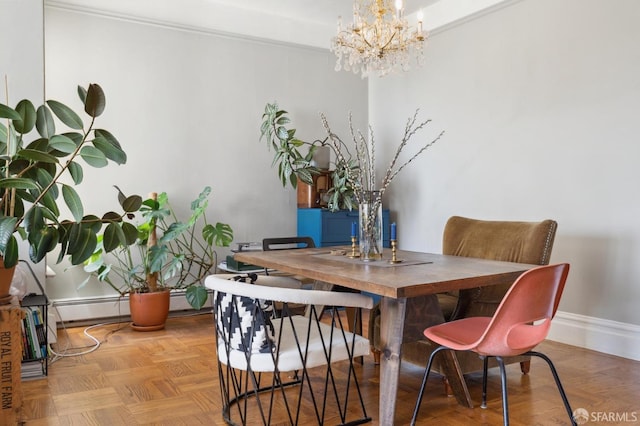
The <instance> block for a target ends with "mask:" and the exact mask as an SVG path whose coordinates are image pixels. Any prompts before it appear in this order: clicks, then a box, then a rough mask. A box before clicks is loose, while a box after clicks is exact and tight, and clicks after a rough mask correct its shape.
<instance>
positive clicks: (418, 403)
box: [411, 346, 449, 426]
mask: <svg viewBox="0 0 640 426" xmlns="http://www.w3.org/2000/svg"><path fill="white" fill-rule="evenodd" d="M445 349H449V348H447V347H446V346H440V347H439V348H437V349H436V350H435V351H433V352H432V353H431V356H429V362H428V363H427V369H426V370H425V371H424V376H423V378H422V386H420V392H419V393H418V400H417V401H416V408H415V409H414V410H413V417H412V418H411V426H414V425H415V424H416V418H417V417H418V411H419V410H420V404H421V403H422V397H423V396H424V388H425V386H426V385H427V378H429V372H430V371H431V365H432V364H433V358H434V357H435V355H436V354H437V353H438V352H440V351H442V350H445Z"/></svg>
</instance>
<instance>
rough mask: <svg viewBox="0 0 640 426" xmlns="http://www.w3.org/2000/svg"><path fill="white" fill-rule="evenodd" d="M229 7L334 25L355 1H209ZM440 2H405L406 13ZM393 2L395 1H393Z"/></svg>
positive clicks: (436, 0)
mask: <svg viewBox="0 0 640 426" xmlns="http://www.w3.org/2000/svg"><path fill="white" fill-rule="evenodd" d="M207 1H209V2H211V3H218V4H224V5H226V6H229V7H237V8H241V9H248V10H256V11H260V12H261V13H268V14H273V15H278V16H283V17H287V18H293V19H298V20H300V21H310V22H321V23H324V24H331V25H334V24H335V23H336V20H337V18H338V16H343V17H345V18H346V17H349V16H351V13H352V10H353V0H207ZM438 1H439V0H404V6H405V13H406V14H413V13H415V12H417V11H418V9H421V8H426V7H428V6H430V5H432V4H434V3H437V2H438ZM392 2H393V0H392Z"/></svg>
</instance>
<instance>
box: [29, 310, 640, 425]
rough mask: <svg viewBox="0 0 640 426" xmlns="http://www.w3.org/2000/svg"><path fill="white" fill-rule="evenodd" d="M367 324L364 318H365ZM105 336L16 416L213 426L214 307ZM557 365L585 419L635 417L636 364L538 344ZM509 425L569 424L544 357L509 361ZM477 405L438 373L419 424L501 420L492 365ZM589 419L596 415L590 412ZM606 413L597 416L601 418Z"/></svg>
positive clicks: (41, 386)
mask: <svg viewBox="0 0 640 426" xmlns="http://www.w3.org/2000/svg"><path fill="white" fill-rule="evenodd" d="M365 324H366V321H365ZM84 329H85V327H81V328H74V329H70V330H68V333H67V334H66V335H65V333H63V332H62V331H59V342H58V344H57V345H56V346H55V347H56V348H58V350H59V351H61V350H62V348H64V346H66V344H67V342H69V344H70V345H71V346H72V347H80V346H85V345H88V344H91V341H90V340H89V339H88V338H87V337H86V336H85V335H84V334H83V330H84ZM90 333H91V334H92V335H94V336H95V337H96V338H98V339H99V340H101V341H103V343H102V345H101V346H100V348H99V349H97V350H96V351H94V352H91V353H89V354H86V355H81V356H76V357H65V358H62V359H60V360H58V361H56V362H54V363H53V364H51V365H50V369H49V377H48V378H46V379H42V380H33V381H26V382H23V385H22V388H23V410H22V421H23V422H24V424H27V425H33V426H38V425H189V426H191V425H218V424H220V425H221V424H224V422H223V420H222V417H221V415H220V397H219V385H218V381H217V366H216V361H215V349H214V327H213V321H212V316H211V314H203V315H198V316H189V317H173V318H170V319H169V320H168V323H167V327H166V329H165V330H162V331H156V332H149V333H141V332H136V331H132V330H131V329H130V328H129V327H128V326H127V325H126V324H121V325H105V326H101V327H97V328H94V329H92V330H91V331H90ZM538 349H539V350H540V351H541V352H544V353H546V354H547V355H548V356H550V357H551V359H552V360H553V361H554V363H555V364H556V367H557V369H558V371H559V374H560V377H561V379H562V381H563V384H564V386H565V389H566V391H567V394H568V396H569V400H570V402H571V404H572V407H573V409H577V408H584V409H586V410H588V411H589V413H590V415H591V416H595V415H599V414H597V413H605V414H604V415H605V416H609V417H606V418H607V419H608V420H611V419H612V417H611V413H612V414H613V415H614V416H616V418H617V420H615V421H605V422H600V423H595V422H589V423H588V424H602V425H614V424H633V423H634V422H630V423H625V422H624V421H623V420H634V419H637V421H636V422H635V423H638V424H640V368H639V367H640V362H636V361H631V360H627V359H623V358H618V357H614V356H610V355H605V354H601V353H598V352H593V351H587V350H583V349H580V348H575V347H572V346H567V345H563V344H559V343H554V342H544V343H543V344H542V345H540V346H539V347H538ZM507 369H508V371H507V374H508V381H509V406H510V412H511V416H510V417H511V424H512V425H514V426H517V425H527V426H530V425H556V424H569V421H568V418H567V415H566V413H565V411H564V408H563V406H562V401H561V400H560V396H559V395H558V393H557V391H556V389H555V384H554V382H553V378H552V376H551V374H550V372H549V371H548V368H547V367H546V364H544V363H543V362H542V361H541V360H537V359H534V360H533V361H532V366H531V373H530V374H529V375H522V374H521V373H520V371H519V366H518V365H515V364H514V365H511V366H508V367H507ZM422 371H423V369H422V368H419V367H416V366H412V365H409V364H404V365H403V367H402V372H401V379H400V388H399V391H398V403H397V413H396V424H399V425H406V424H409V422H410V419H411V415H412V412H413V407H414V404H415V400H416V395H417V391H418V389H419V386H420V381H421V378H422ZM359 374H360V377H361V383H362V384H363V387H364V395H365V398H366V401H367V411H368V412H369V414H370V415H371V416H372V417H373V422H372V423H370V424H372V425H377V424H379V423H378V421H377V420H376V419H377V417H378V396H379V392H380V389H379V387H378V375H379V367H378V366H375V365H374V363H373V358H372V357H368V358H366V359H365V363H364V365H363V366H362V367H360V368H359ZM467 383H468V385H469V389H470V393H471V397H472V398H473V400H474V403H475V404H476V407H475V408H472V409H470V408H465V407H461V406H459V405H458V404H457V403H456V401H455V399H454V398H448V397H447V396H446V395H445V394H444V390H443V386H442V382H441V381H440V380H439V378H438V377H436V376H433V377H431V378H430V383H429V384H428V386H427V390H426V395H425V400H424V402H423V405H422V409H421V413H420V418H419V424H436V425H439V426H445V425H465V426H466V425H499V424H501V423H502V411H501V398H500V375H499V372H498V371H497V369H491V370H490V372H489V390H488V391H489V400H488V405H489V407H488V408H487V409H484V410H483V409H481V408H480V407H479V403H480V397H481V375H479V374H473V375H469V376H467ZM593 418H594V419H595V417H593ZM602 418H603V417H600V419H602Z"/></svg>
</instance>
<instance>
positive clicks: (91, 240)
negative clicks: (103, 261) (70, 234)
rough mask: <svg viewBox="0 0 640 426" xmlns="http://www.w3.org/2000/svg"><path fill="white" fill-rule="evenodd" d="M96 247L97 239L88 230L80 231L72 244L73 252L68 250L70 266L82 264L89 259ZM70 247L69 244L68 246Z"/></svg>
mask: <svg viewBox="0 0 640 426" xmlns="http://www.w3.org/2000/svg"><path fill="white" fill-rule="evenodd" d="M97 245H98V237H97V236H96V234H94V233H93V232H91V231H90V230H89V229H82V230H81V232H79V233H78V235H77V238H76V240H75V242H74V249H73V251H72V250H71V248H69V249H68V253H69V254H70V255H71V264H72V265H80V264H81V263H82V262H84V261H85V260H87V259H88V258H90V257H91V255H92V254H93V252H94V251H95V249H96V247H97ZM69 247H71V244H69Z"/></svg>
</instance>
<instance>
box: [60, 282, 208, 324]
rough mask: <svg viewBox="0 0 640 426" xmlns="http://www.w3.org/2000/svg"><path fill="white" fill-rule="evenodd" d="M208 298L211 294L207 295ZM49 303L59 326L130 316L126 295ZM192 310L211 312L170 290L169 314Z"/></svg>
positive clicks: (180, 293) (181, 294) (206, 307)
mask: <svg viewBox="0 0 640 426" xmlns="http://www.w3.org/2000/svg"><path fill="white" fill-rule="evenodd" d="M210 300H211V296H209V301H210ZM51 304H52V305H51V306H50V308H49V312H52V313H53V314H54V315H55V317H56V323H57V324H58V326H60V322H64V323H65V324H66V325H67V326H68V325H69V323H72V322H74V323H75V322H79V323H92V324H97V323H99V322H101V321H103V320H109V319H114V318H125V319H126V318H128V317H129V316H130V312H129V297H128V296H125V297H119V296H104V297H91V298H82V299H59V300H51ZM194 312H202V313H206V312H211V307H210V306H205V307H203V308H202V309H201V310H200V311H196V310H194V309H193V308H192V307H191V305H189V303H188V302H187V300H186V299H185V296H184V291H172V292H171V307H170V315H171V316H174V315H178V314H181V313H183V314H187V313H194Z"/></svg>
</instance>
